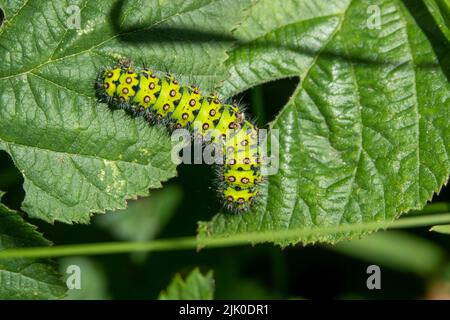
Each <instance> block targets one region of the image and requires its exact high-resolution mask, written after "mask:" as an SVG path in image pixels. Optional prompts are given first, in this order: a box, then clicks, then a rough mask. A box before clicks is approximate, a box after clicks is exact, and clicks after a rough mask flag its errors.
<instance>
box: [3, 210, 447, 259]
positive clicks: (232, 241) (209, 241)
mask: <svg viewBox="0 0 450 320" xmlns="http://www.w3.org/2000/svg"><path fill="white" fill-rule="evenodd" d="M445 223H450V213H443V214H436V215H431V216H422V217H417V216H416V217H408V218H402V219H399V220H396V221H392V222H387V221H383V222H370V223H364V224H356V225H355V224H353V225H344V226H339V227H329V228H320V229H308V230H296V229H292V230H286V231H282V232H254V233H249V234H245V235H235V236H232V237H221V238H196V237H183V238H172V239H159V240H154V241H148V242H105V243H88V244H79V245H63V246H53V247H29V248H18V249H6V250H3V251H0V259H6V258H9V259H12V258H16V259H17V258H47V257H61V256H74V255H95V254H112V253H115V254H117V253H128V252H137V251H171V250H186V249H187V250H192V249H197V250H198V249H200V248H219V247H228V246H241V245H248V244H255V243H262V242H268V241H273V240H279V241H283V240H285V241H287V240H292V239H296V238H298V237H300V236H302V237H305V236H312V235H315V236H320V235H328V234H334V233H343V232H355V231H374V230H377V229H386V228H396V229H399V228H410V227H421V226H430V225H437V224H445Z"/></svg>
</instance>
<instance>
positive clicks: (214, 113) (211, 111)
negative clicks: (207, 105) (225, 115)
mask: <svg viewBox="0 0 450 320" xmlns="http://www.w3.org/2000/svg"><path fill="white" fill-rule="evenodd" d="M209 115H210V116H211V117H214V116H215V115H216V110H214V109H211V110H209Z"/></svg>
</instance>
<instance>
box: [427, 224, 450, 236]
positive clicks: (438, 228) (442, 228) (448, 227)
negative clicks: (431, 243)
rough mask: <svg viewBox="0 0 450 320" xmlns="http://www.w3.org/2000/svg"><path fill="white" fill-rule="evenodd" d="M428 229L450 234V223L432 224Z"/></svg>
mask: <svg viewBox="0 0 450 320" xmlns="http://www.w3.org/2000/svg"><path fill="white" fill-rule="evenodd" d="M430 231H434V232H437V233H443V234H450V224H444V225H438V226H433V227H431V228H430Z"/></svg>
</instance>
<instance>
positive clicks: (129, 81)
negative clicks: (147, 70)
mask: <svg viewBox="0 0 450 320" xmlns="http://www.w3.org/2000/svg"><path fill="white" fill-rule="evenodd" d="M125 81H126V82H127V83H128V84H130V83H131V81H133V79H131V77H127V80H125Z"/></svg>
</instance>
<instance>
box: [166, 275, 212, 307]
mask: <svg viewBox="0 0 450 320" xmlns="http://www.w3.org/2000/svg"><path fill="white" fill-rule="evenodd" d="M213 297H214V279H213V273H212V271H210V272H208V273H207V274H206V275H203V274H201V273H200V271H199V270H198V269H194V270H193V271H192V272H191V273H190V274H189V275H188V276H187V277H186V279H185V280H183V279H182V278H181V276H180V275H179V274H177V275H176V276H175V277H174V278H173V280H172V282H171V283H170V285H169V286H168V287H167V289H166V291H165V292H161V294H160V295H159V299H160V300H212V299H213Z"/></svg>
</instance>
